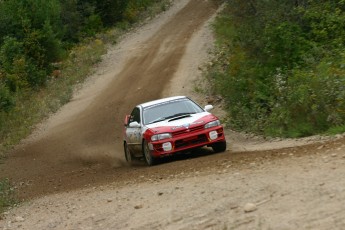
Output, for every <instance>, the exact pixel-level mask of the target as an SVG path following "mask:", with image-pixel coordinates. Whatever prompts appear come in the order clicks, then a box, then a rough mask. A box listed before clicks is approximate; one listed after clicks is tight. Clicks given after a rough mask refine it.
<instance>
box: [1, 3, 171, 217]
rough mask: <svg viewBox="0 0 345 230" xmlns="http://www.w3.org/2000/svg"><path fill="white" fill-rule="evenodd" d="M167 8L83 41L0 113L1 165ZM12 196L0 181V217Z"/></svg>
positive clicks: (155, 7)
mask: <svg viewBox="0 0 345 230" xmlns="http://www.w3.org/2000/svg"><path fill="white" fill-rule="evenodd" d="M169 7H170V1H169V0H162V1H159V2H156V3H155V4H154V5H152V6H151V7H148V8H147V9H146V10H145V12H144V13H141V14H140V15H139V16H138V17H137V19H136V23H133V24H129V23H121V24H118V25H116V27H114V28H113V29H110V30H108V31H105V32H104V33H101V34H98V35H97V36H95V37H94V38H89V39H86V40H85V41H84V42H82V43H80V44H78V45H76V46H75V47H73V48H72V49H71V50H70V51H69V54H68V57H67V58H66V59H65V60H64V61H62V62H61V63H56V65H55V69H56V70H55V71H54V72H53V76H51V78H50V79H49V81H48V82H47V84H46V87H45V88H43V89H40V90H39V91H27V92H21V93H20V94H17V95H16V97H15V98H16V106H15V108H14V109H13V110H11V111H10V112H8V113H6V112H4V111H0V164H4V163H5V160H6V156H7V154H8V152H9V151H10V149H11V148H13V147H14V146H15V145H17V144H18V143H19V142H20V141H21V140H22V139H24V138H25V137H27V136H28V135H29V134H30V133H31V132H32V131H33V129H34V128H35V126H36V125H37V124H38V123H40V122H42V121H43V120H44V119H46V118H48V117H49V116H50V115H51V114H53V113H55V112H57V111H58V110H59V109H60V108H61V107H62V106H63V105H64V104H66V103H68V102H69V101H70V100H71V98H72V96H73V92H74V91H75V90H77V89H78V86H80V84H81V83H83V81H84V80H85V79H86V78H87V77H89V76H90V75H91V74H92V73H93V72H94V70H95V68H96V67H97V63H99V62H100V61H101V60H102V55H104V54H105V53H106V52H107V48H108V46H110V45H113V44H116V43H117V41H118V40H119V39H120V38H121V36H122V35H124V34H125V33H126V32H129V31H130V30H131V29H132V28H135V27H138V26H140V25H142V24H143V23H146V22H147V21H149V19H152V18H153V17H155V16H156V15H157V14H159V13H160V12H162V11H165V10H167V9H168V8H169ZM13 193H14V191H13V189H12V188H11V186H10V181H9V180H8V179H3V178H1V177H0V213H1V212H3V210H4V209H5V208H6V207H8V206H11V205H12V204H13V203H14V198H13V197H14V194H13Z"/></svg>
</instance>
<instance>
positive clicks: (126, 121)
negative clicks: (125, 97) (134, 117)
mask: <svg viewBox="0 0 345 230" xmlns="http://www.w3.org/2000/svg"><path fill="white" fill-rule="evenodd" d="M130 118H131V115H126V117H125V121H124V125H125V126H127V125H128V122H129V119H130Z"/></svg>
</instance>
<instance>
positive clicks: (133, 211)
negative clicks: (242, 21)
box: [0, 0, 345, 229]
mask: <svg viewBox="0 0 345 230" xmlns="http://www.w3.org/2000/svg"><path fill="white" fill-rule="evenodd" d="M218 9H219V6H218V5H216V4H214V3H213V2H212V1H210V0H174V1H173V5H172V7H171V8H170V9H169V10H168V11H166V12H164V13H162V14H161V15H159V16H158V17H156V18H154V19H153V20H151V21H150V22H148V23H146V24H145V25H142V26H140V27H139V28H137V29H135V30H134V31H132V32H131V33H129V34H128V35H126V36H125V37H124V38H123V39H122V41H121V42H119V43H118V44H117V45H116V46H114V47H111V48H109V52H108V53H107V54H106V55H105V56H104V58H103V61H102V63H101V64H100V65H99V66H98V67H97V69H96V70H95V74H94V75H93V76H91V77H90V79H89V80H88V81H87V82H86V83H85V84H84V85H83V87H82V88H81V89H80V90H79V91H78V92H76V93H75V96H74V99H73V100H72V101H71V102H70V103H69V104H67V105H66V106H64V107H63V108H62V109H61V110H60V111H59V112H58V113H57V114H55V115H53V116H52V117H51V118H49V119H48V120H47V121H45V122H44V123H42V124H41V125H39V126H38V127H37V130H36V131H35V132H34V133H33V134H32V135H31V136H30V137H29V138H28V139H26V140H24V141H23V143H22V144H20V145H19V146H17V147H16V149H15V150H14V151H13V152H12V153H11V154H10V157H9V158H8V159H7V160H6V162H5V164H3V165H0V173H1V177H8V178H10V179H11V181H13V182H14V183H15V184H16V186H17V190H18V194H19V197H20V198H21V199H23V200H24V201H23V202H22V203H21V204H20V205H19V206H18V207H15V208H12V209H10V210H9V211H7V212H6V213H5V214H4V216H3V217H0V227H1V228H2V229H345V209H344V207H345V206H344V200H345V180H344V178H345V167H344V165H345V134H343V135H337V136H336V137H332V138H326V137H321V136H316V137H310V138H304V139H296V140H295V139H289V140H278V139H272V140H267V139H262V138H259V137H253V136H248V135H245V134H240V133H236V132H233V131H231V130H230V128H227V131H226V132H227V133H226V134H227V140H228V143H229V144H228V147H227V150H228V151H226V152H225V153H220V154H213V153H212V152H211V151H210V150H208V149H201V150H200V151H198V152H195V153H192V154H189V155H186V156H177V157H174V158H169V159H165V160H164V161H163V162H162V163H161V164H159V165H157V166H154V167H147V166H145V164H144V163H143V162H138V163H137V164H136V165H134V166H132V167H129V166H127V165H126V164H125V162H124V155H123V150H122V121H123V117H124V114H126V113H128V112H129V111H130V109H131V108H132V107H133V106H134V105H136V104H138V103H140V102H143V101H147V100H151V99H156V98H160V97H163V96H172V95H188V96H190V97H192V98H193V99H195V100H196V101H198V102H199V103H201V104H202V105H204V104H207V103H208V102H210V101H212V102H213V104H214V106H215V107H216V108H215V110H214V113H215V114H216V115H219V116H220V117H222V116H223V115H224V112H223V111H222V104H221V101H218V100H217V99H214V98H210V97H207V96H205V95H202V94H200V93H197V92H195V87H196V86H197V87H199V86H200V85H203V84H204V83H205V82H203V81H202V77H201V70H200V69H202V66H203V64H204V63H205V62H206V61H207V60H208V58H209V50H210V49H211V48H212V44H213V41H214V40H213V37H212V33H211V29H210V23H211V22H212V20H213V19H214V17H215V16H216V13H217V10H218ZM200 82H201V83H200ZM206 87H207V86H206Z"/></svg>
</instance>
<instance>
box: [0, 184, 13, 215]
mask: <svg viewBox="0 0 345 230" xmlns="http://www.w3.org/2000/svg"><path fill="white" fill-rule="evenodd" d="M14 203H15V195H14V189H13V187H12V186H11V185H10V182H9V180H8V179H2V180H0V214H1V213H2V212H4V211H5V210H6V208H9V207H11V206H12V205H13V204H14Z"/></svg>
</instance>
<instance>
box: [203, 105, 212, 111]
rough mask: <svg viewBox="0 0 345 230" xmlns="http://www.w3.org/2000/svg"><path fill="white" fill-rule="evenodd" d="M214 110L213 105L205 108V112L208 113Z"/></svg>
mask: <svg viewBox="0 0 345 230" xmlns="http://www.w3.org/2000/svg"><path fill="white" fill-rule="evenodd" d="M212 109H213V105H206V106H205V108H204V110H205V111H206V112H208V111H210V110H212Z"/></svg>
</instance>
